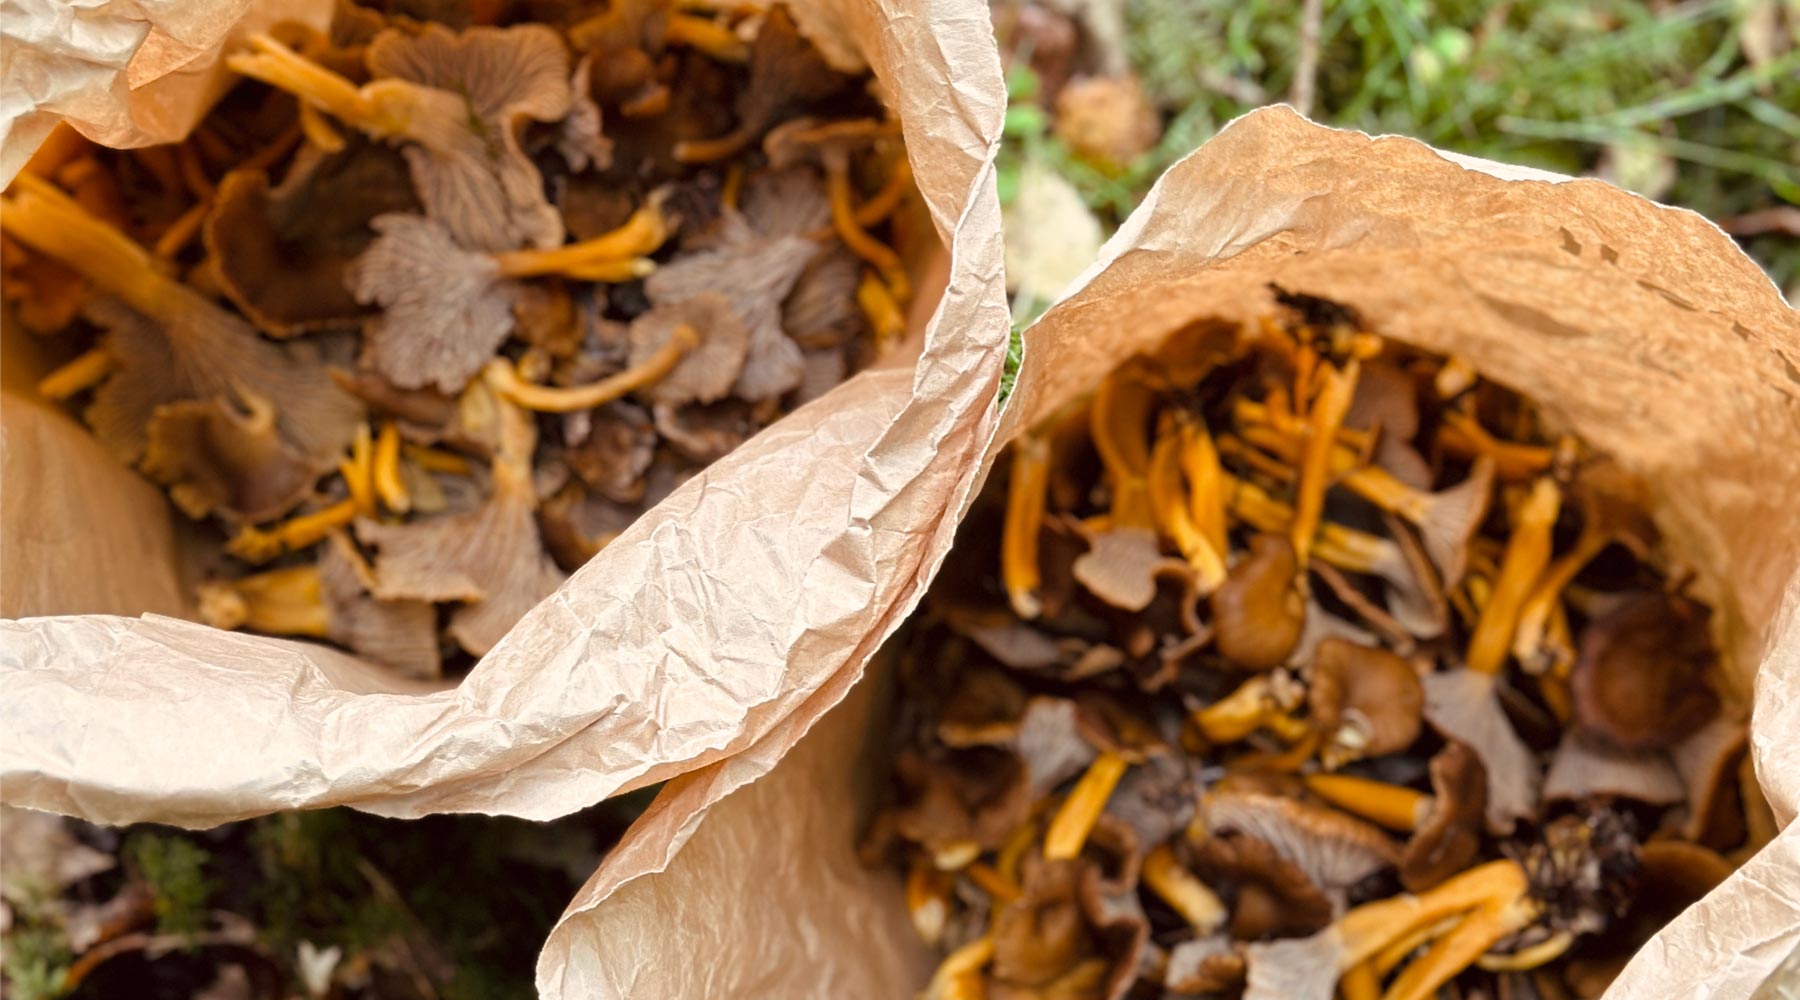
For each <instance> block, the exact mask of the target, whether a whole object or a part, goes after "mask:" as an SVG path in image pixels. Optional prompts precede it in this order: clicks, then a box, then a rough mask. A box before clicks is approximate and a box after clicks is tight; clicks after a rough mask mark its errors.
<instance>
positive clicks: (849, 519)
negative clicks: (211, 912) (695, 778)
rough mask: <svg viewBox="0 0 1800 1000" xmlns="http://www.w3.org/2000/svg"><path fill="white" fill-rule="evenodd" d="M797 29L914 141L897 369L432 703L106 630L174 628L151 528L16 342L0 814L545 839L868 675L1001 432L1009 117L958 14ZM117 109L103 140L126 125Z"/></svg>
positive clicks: (404, 691)
mask: <svg viewBox="0 0 1800 1000" xmlns="http://www.w3.org/2000/svg"><path fill="white" fill-rule="evenodd" d="M177 6H179V7H180V8H181V10H182V11H183V12H184V13H183V18H184V20H190V19H192V20H204V18H199V17H198V15H197V14H196V10H197V8H200V7H202V6H206V7H208V8H209V9H210V10H212V11H213V12H215V13H216V14H218V16H219V17H221V18H228V17H231V16H235V15H234V14H233V12H234V11H236V10H238V9H239V8H240V7H241V5H236V4H235V0H208V3H206V4H201V3H198V2H192V0H189V2H186V3H184V4H181V5H174V4H171V5H168V9H167V10H165V9H164V8H163V7H162V6H159V5H155V4H139V5H138V6H137V7H136V8H134V9H135V10H137V11H139V14H140V16H149V17H162V16H165V15H173V13H174V12H175V9H176V7H177ZM790 6H791V7H792V8H794V9H795V12H796V15H797V20H798V21H799V22H800V24H801V26H802V29H803V30H807V31H811V32H815V35H814V37H820V36H819V35H817V34H816V33H817V32H834V33H835V34H833V35H832V36H831V38H830V39H829V40H828V41H827V44H826V48H827V49H829V50H831V51H836V52H840V53H849V54H852V55H855V56H858V57H860V58H862V59H864V60H866V62H867V64H868V65H869V66H870V67H871V68H872V69H873V72H874V74H875V76H876V78H877V80H878V81H879V83H880V84H881V85H882V88H883V91H884V93H885V95H886V97H887V99H888V100H889V101H891V102H892V104H893V106H894V108H895V110H896V111H897V112H898V115H899V118H900V120H901V123H902V126H903V128H904V131H905V139H906V147H907V153H908V155H909V157H910V158H911V160H912V163H913V168H914V174H915V176H916V180H917V184H918V187H919V190H920V193H921V194H922V196H923V199H924V202H925V203H926V206H927V208H928V209H929V211H930V216H931V219H932V221H933V223H934V224H935V227H936V230H937V235H938V236H939V238H940V239H941V240H942V242H943V244H944V247H945V249H946V251H947V257H948V264H947V272H948V273H947V278H945V279H941V283H943V284H944V286H945V287H944V291H943V295H942V298H941V300H940V301H939V304H938V307H937V311H936V314H935V315H934V316H933V317H932V319H931V322H930V323H929V324H928V325H927V326H926V328H925V331H924V335H923V346H922V348H921V353H920V354H919V356H918V358H917V362H916V364H909V365H904V366H894V367H887V368H883V369H881V370H876V371H869V372H865V373H863V374H861V375H858V376H857V377H855V378H852V379H850V380H849V381H847V382H845V383H844V384H843V385H841V386H839V387H838V388H837V389H835V390H833V391H832V392H831V393H829V394H828V395H826V396H825V397H823V398H822V399H820V400H818V401H816V402H814V403H812V404H811V405H808V406H805V407H803V408H801V409H800V410H798V411H796V412H795V413H793V414H791V415H790V416H789V417H787V418H786V419H784V420H782V421H781V422H779V423H778V424H776V425H774V426H773V427H771V428H769V429H768V430H767V431H765V432H764V433H762V434H760V435H758V436H757V437H755V438H754V439H752V440H751V441H750V442H749V443H747V444H745V445H744V446H743V447H741V448H739V449H738V450H737V451H735V452H733V453H732V454H731V455H730V456H729V457H727V458H726V459H724V460H722V461H720V462H718V463H715V464H714V465H713V466H711V467H710V468H709V469H707V470H706V471H705V472H704V473H703V474H701V475H700V476H698V477H696V478H695V479H694V480H692V481H690V482H689V483H687V484H686V485H685V486H684V487H682V488H681V489H680V490H678V491H677V492H676V493H674V494H673V495H672V496H670V497H669V498H668V499H667V500H666V501H665V502H664V503H662V504H661V505H659V506H658V507H657V508H656V509H655V510H654V511H652V512H650V513H649V514H646V515H645V516H644V517H642V518H640V519H639V520H638V521H637V522H636V523H635V524H634V525H633V526H632V527H631V529H630V530H629V531H627V532H626V533H625V534H624V535H623V536H621V537H620V538H619V539H618V540H616V541H615V542H613V543H612V544H611V545H609V546H608V547H607V548H606V549H605V551H604V552H603V553H601V554H600V555H599V556H598V557H596V558H595V559H594V560H593V561H592V562H590V563H589V564H588V565H587V566H586V567H584V568H583V569H582V570H581V571H580V572H578V573H576V574H575V575H574V576H573V577H571V579H570V580H569V581H568V582H567V583H566V584H565V585H564V586H563V587H562V588H561V590H559V591H558V592H557V593H556V594H555V595H554V596H552V597H550V598H548V599H547V600H545V601H544V602H543V604H542V605H540V606H539V607H537V608H536V609H535V610H533V611H532V612H531V613H530V614H529V615H528V616H527V617H526V618H524V619H523V620H522V621H521V622H520V623H519V624H518V625H517V626H515V627H514V628H513V630H512V631H511V633H510V634H509V635H508V636H507V637H506V638H505V639H504V640H502V641H501V642H500V643H499V644H498V645H497V646H496V647H495V648H494V649H493V650H492V651H491V652H490V653H489V654H488V655H487V656H486V657H484V658H483V660H482V661H481V662H480V664H479V665H478V666H477V667H476V668H475V669H474V670H473V671H472V672H471V673H470V674H469V676H468V677H467V678H465V679H464V680H463V682H462V683H461V684H460V685H459V686H457V687H456V688H455V689H454V690H425V689H422V688H420V687H419V686H418V685H416V684H409V683H407V682H404V681H401V680H399V679H397V678H395V677H394V676H392V675H390V674H387V673H385V672H382V671H379V670H377V669H375V668H373V667H370V666H368V665H365V664H363V663H361V662H360V661H358V660H356V659H354V658H352V657H350V656H348V655H344V654H341V653H337V652H334V651H333V650H330V649H327V648H325V647H322V646H319V645H314V644H308V643H301V642H290V641H281V640H275V639H266V638H260V637H255V636H249V635H243V634H236V633H227V632H220V631H217V630H214V629H211V628H207V627H205V626H202V625H197V624H194V623H192V622H188V621H182V620H178V619H177V618H174V617H163V616H161V615H155V614H150V615H145V616H144V617H139V618H133V617H119V616H121V615H137V614H139V613H141V612H145V611H156V612H164V613H168V614H179V613H180V612H181V610H182V608H183V607H185V605H186V598H185V595H184V594H183V593H182V592H181V589H180V588H179V586H178V584H179V581H178V579H177V576H176V573H175V570H174V569H173V567H174V566H175V565H176V559H175V556H176V554H177V550H178V548H179V542H178V534H177V533H174V532H172V531H171V528H170V525H171V523H172V522H171V517H172V515H171V513H170V510H169V508H168V506H167V505H166V504H165V503H164V502H163V501H162V499H161V497H160V496H159V495H158V494H157V493H156V492H155V491H154V490H153V489H151V488H150V487H149V486H148V485H147V484H144V483H142V482H141V481H139V480H137V478H136V477H135V476H133V475H132V474H131V473H129V472H128V471H126V470H124V469H123V468H121V467H119V465H118V463H117V462H116V461H113V460H112V459H111V458H110V457H109V456H107V455H105V454H104V453H103V452H102V450H101V449H100V448H99V447H98V446H97V445H95V444H93V442H92V441H91V439H90V438H89V437H88V435H87V434H86V433H85V432H84V431H83V430H82V429H81V428H79V427H77V426H76V425H75V424H74V422H73V421H71V420H70V419H69V418H68V417H67V416H65V415H64V414H62V413H61V412H60V411H59V410H57V409H55V408H53V407H49V406H47V405H45V404H43V403H42V402H41V401H39V400H37V399H35V398H34V397H33V394H32V393H31V392H30V388H29V387H30V385H31V383H32V378H33V372H32V367H33V366H32V363H31V358H30V357H29V354H30V348H31V346H32V345H31V344H30V343H29V338H12V340H13V341H14V342H17V341H24V343H22V344H20V345H19V347H20V348H21V349H20V350H19V351H18V352H17V353H15V354H13V355H11V356H9V357H8V358H7V359H6V361H7V364H6V366H5V367H6V382H5V386H4V388H5V390H6V391H5V392H4V393H3V394H0V405H3V406H4V438H3V447H0V486H3V487H4V489H5V492H6V496H7V500H8V506H7V510H6V517H5V519H4V521H3V523H0V553H3V556H0V557H3V559H4V569H3V572H4V583H3V586H0V613H4V614H5V615H7V616H8V617H9V618H19V619H21V620H14V621H5V622H0V732H3V733H4V734H5V736H4V737H3V738H0V787H4V792H5V798H6V800H7V801H8V802H9V803H11V804H14V805H20V806H27V807H30V808H34V809H41V810H50V811H55V812H62V813H67V814H69V815H74V816H80V817H82V818H85V819H88V820H92V821H95V822H102V823H126V822H133V821H139V820H153V821H157V822H163V823H174V824H181V825H186V826H193V827H199V826H209V825H213V824H217V823H220V822H224V821H228V820H233V819H240V818H243V817H247V816H253V815H257V814H260V813H267V812H271V811H275V810H278V809H288V808H303V807H317V806H330V805H345V804H348V805H354V806H357V807H359V808H362V809H365V810H368V811H371V812H377V813H381V814H384V815H389V816H402V817H407V816H419V815H422V814H425V813H431V812H448V811H459V812H486V813H510V814H513V815H517V816H523V817H528V818H536V819H549V818H554V817H557V816H561V815H565V814H567V813H570V812H573V811H575V810H577V809H580V808H583V807H585V806H588V805H590V804H592V803H594V802H597V801H599V800H601V799H603V798H606V797H607V796H609V795H613V794H617V793H619V792H622V791H627V790H630V789H633V788H638V787H642V786H644V785H647V784H650V783H653V782H657V781H661V780H663V779H665V778H669V777H672V776H674V775H676V774H679V773H681V772H683V771H687V770H691V769H693V768H696V767H700V766H702V765H705V764H708V763H710V762H713V761H717V760H720V759H724V758H726V757H729V756H730V755H731V754H733V753H735V752H736V751H738V750H741V749H744V748H746V747H750V746H753V745H755V744H757V743H758V741H760V740H763V739H765V738H766V737H767V736H768V735H769V734H770V733H771V732H772V731H778V730H780V729H781V727H782V726H783V725H784V724H785V720H786V718H787V717H788V716H789V715H791V714H792V713H793V712H794V711H795V710H796V709H798V708H800V707H802V706H805V705H806V704H808V703H809V700H810V699H812V698H813V697H814V695H815V694H816V693H817V692H818V691H819V690H820V689H821V688H822V687H824V686H827V685H830V684H833V683H835V682H836V680H837V679H838V678H840V677H842V676H843V675H844V674H845V673H846V671H847V669H848V668H849V667H850V666H852V665H860V663H861V661H862V660H863V658H865V657H867V656H868V655H869V654H870V653H872V652H873V651H874V650H875V648H876V647H877V646H878V645H879V644H880V641H881V639H882V637H883V636H885V635H886V634H887V633H888V632H889V631H891V630H892V628H893V627H895V625H896V624H897V623H898V622H900V621H901V620H902V619H904V617H905V616H906V614H907V613H908V612H909V611H910V610H911V608H912V607H913V604H914V603H915V602H916V601H917V599H918V597H919V595H920V593H921V591H922V589H923V586H924V581H925V580H926V579H927V578H928V577H929V573H930V571H931V570H932V569H933V568H934V567H935V561H936V559H937V557H938V556H939V554H941V553H942V552H943V551H944V550H945V549H947V548H948V547H949V538H950V535H951V533H952V532H953V531H954V527H955V517H954V516H953V515H954V513H955V512H956V511H958V510H960V509H961V507H962V505H963V503H964V500H965V498H966V496H967V494H968V492H969V490H970V489H971V487H972V479H973V475H974V471H975V469H976V468H977V467H978V464H979V463H978V458H979V455H980V452H981V449H982V448H983V447H984V446H985V444H986V440H987V438H988V437H989V436H990V434H991V431H992V427H993V425H994V422H995V421H996V419H997V417H996V411H995V406H994V398H995V395H996V393H997V389H998V385H999V379H1000V369H1001V360H1002V357H1003V355H1004V352H1005V347H1006V341H1007V333H1008V329H1009V325H1010V322H1009V318H1008V311H1007V302H1006V293H1005V288H1004V283H1003V276H1002V266H1001V255H1002V248H1001V243H1000V206H999V201H998V198H997V197H996V194H995V187H994V166H993V157H994V153H995V150H996V148H997V145H998V141H999V136H1000V122H1001V116H1002V113H1003V108H1004V102H1005V94H1004V89H1003V87H1002V84H1001V76H1000V64H999V56H998V53H997V51H996V49H995V45H994V41H993V36H992V32H991V31H990V30H989V27H988V13H987V6H986V4H985V3H982V2H980V0H928V2H919V0H910V2H904V3H903V2H900V0H807V2H803V3H794V4H791V5H790ZM10 20H11V19H10V18H9V25H8V30H13V26H12V25H11V23H10ZM151 37H155V33H154V32H152V36H151ZM79 40H80V39H79V38H77V39H76V41H77V42H79ZM30 55H32V53H29V52H20V53H16V54H15V61H16V60H18V59H24V58H26V57H27V56H30ZM132 64H133V65H135V60H132ZM114 83H115V85H116V83H117V81H116V80H115V81H114ZM90 96H95V95H90ZM117 96H118V95H117V93H116V92H114V93H112V95H111V97H107V98H106V99H107V100H111V99H112V98H113V97H117ZM95 99H96V100H98V99H100V97H99V96H96V97H95ZM130 103H131V102H129V101H128V102H126V104H127V105H129V104H130ZM110 107H111V111H110V113H111V114H112V117H110V118H106V120H108V121H114V122H117V121H123V120H128V119H129V118H130V115H129V114H128V113H127V112H125V111H122V110H121V109H120V107H119V106H110ZM121 116H124V117H121ZM8 346H9V347H12V346H13V344H12V343H9V345H8ZM30 615H61V616H64V617H35V618H33V617H24V616H30ZM839 697H841V694H839V695H834V696H833V697H832V698H831V700H832V701H833V702H835V701H837V700H838V698H839Z"/></svg>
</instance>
